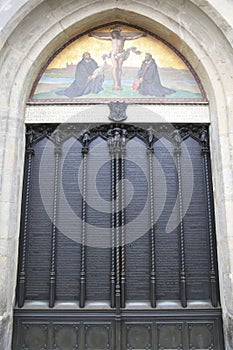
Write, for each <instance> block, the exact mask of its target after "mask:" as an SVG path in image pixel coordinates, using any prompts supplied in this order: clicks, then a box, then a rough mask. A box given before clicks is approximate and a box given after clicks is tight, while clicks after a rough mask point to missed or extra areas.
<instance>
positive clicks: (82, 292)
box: [79, 145, 89, 308]
mask: <svg viewBox="0 0 233 350" xmlns="http://www.w3.org/2000/svg"><path fill="white" fill-rule="evenodd" d="M88 151H89V149H88V147H87V145H86V146H84V147H83V149H82V154H83V178H82V186H83V188H82V193H83V197H82V230H81V273H80V301H79V304H80V307H81V308H83V307H84V306H85V299H86V268H85V267H86V266H85V265H86V264H85V260H86V257H85V255H86V195H87V154H88Z"/></svg>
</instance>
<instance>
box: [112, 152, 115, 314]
mask: <svg viewBox="0 0 233 350" xmlns="http://www.w3.org/2000/svg"><path fill="white" fill-rule="evenodd" d="M111 157H112V159H111V203H112V213H111V235H112V242H111V244H112V252H111V307H112V308H113V307H115V284H116V273H115V159H114V153H113V152H111Z"/></svg>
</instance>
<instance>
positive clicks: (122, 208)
mask: <svg viewBox="0 0 233 350" xmlns="http://www.w3.org/2000/svg"><path fill="white" fill-rule="evenodd" d="M124 180H125V150H122V153H121V307H122V308H124V307H125V282H126V273H125V182H124Z"/></svg>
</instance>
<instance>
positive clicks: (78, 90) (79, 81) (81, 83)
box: [56, 58, 104, 98]
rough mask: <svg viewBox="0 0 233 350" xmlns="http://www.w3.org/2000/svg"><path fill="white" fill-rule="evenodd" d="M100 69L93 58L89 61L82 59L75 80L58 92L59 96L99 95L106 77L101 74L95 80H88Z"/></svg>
mask: <svg viewBox="0 0 233 350" xmlns="http://www.w3.org/2000/svg"><path fill="white" fill-rule="evenodd" d="M97 68H98V65H97V63H96V61H94V60H93V59H92V58H91V59H90V60H89V61H85V60H84V59H82V61H80V62H79V63H78V64H77V67H76V71H75V80H74V81H73V83H72V84H71V85H70V86H68V88H66V89H64V90H60V91H57V92H56V94H57V95H65V96H68V97H71V98H72V97H78V96H82V95H87V94H98V93H99V92H100V91H101V90H103V88H102V84H103V82H104V75H103V74H99V75H97V76H96V77H95V78H94V79H92V80H88V77H89V76H91V75H92V74H93V72H94V71H95V70H96V69H97Z"/></svg>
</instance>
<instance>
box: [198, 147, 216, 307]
mask: <svg viewBox="0 0 233 350" xmlns="http://www.w3.org/2000/svg"><path fill="white" fill-rule="evenodd" d="M202 153H203V158H204V173H205V183H206V199H207V216H208V230H209V249H210V288H211V303H212V305H213V306H214V307H216V306H217V305H218V298H217V282H216V263H215V257H214V230H213V221H212V220H213V216H212V203H211V184H210V178H209V169H210V164H209V147H208V145H207V143H204V144H203V147H202Z"/></svg>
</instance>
